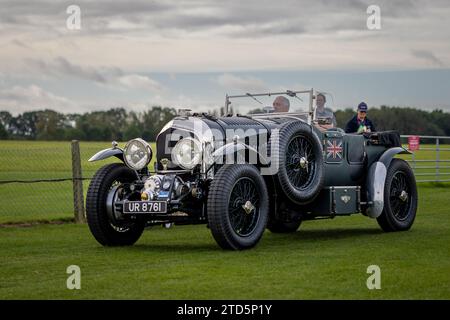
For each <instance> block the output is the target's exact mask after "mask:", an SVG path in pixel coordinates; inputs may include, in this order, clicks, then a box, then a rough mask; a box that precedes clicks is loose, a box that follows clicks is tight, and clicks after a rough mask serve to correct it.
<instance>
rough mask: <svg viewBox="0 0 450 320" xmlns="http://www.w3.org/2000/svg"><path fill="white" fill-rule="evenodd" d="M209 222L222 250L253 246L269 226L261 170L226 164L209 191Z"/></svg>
mask: <svg viewBox="0 0 450 320" xmlns="http://www.w3.org/2000/svg"><path fill="white" fill-rule="evenodd" d="M207 210H208V224H209V227H210V229H211V233H212V235H213V237H214V239H215V240H216V241H217V243H218V244H219V246H220V247H222V248H223V249H231V250H242V249H248V248H251V247H254V246H255V245H256V244H257V243H258V241H259V240H260V239H261V237H262V235H263V233H264V230H265V228H266V224H267V219H268V210H269V196H268V194H267V187H266V183H265V181H264V179H263V178H262V176H261V174H260V172H259V171H258V169H257V168H256V167H255V166H253V165H249V164H242V165H240V164H238V165H224V166H223V167H221V168H220V169H219V171H218V172H217V174H216V176H215V178H214V180H213V181H212V183H211V186H210V190H209V194H208V205H207Z"/></svg>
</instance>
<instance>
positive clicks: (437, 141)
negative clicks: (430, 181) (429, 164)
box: [436, 138, 440, 182]
mask: <svg viewBox="0 0 450 320" xmlns="http://www.w3.org/2000/svg"><path fill="white" fill-rule="evenodd" d="M439 161H440V156H439V138H436V181H437V182H439V178H440V177H439Z"/></svg>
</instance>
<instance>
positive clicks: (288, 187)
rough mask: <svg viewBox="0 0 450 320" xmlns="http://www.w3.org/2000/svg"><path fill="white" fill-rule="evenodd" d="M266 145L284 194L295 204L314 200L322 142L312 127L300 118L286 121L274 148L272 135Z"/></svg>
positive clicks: (321, 170) (321, 172)
mask: <svg viewBox="0 0 450 320" xmlns="http://www.w3.org/2000/svg"><path fill="white" fill-rule="evenodd" d="M274 144H275V145H274ZM270 148H271V152H272V154H271V156H272V161H277V162H278V163H277V165H278V174H277V177H278V182H279V184H280V187H281V189H282V190H283V191H284V193H285V195H286V196H287V197H288V198H289V199H290V200H291V201H293V202H295V203H297V204H306V203H309V202H311V201H312V200H314V198H315V197H316V196H317V195H318V193H319V191H320V190H321V189H322V186H323V183H324V168H323V155H322V144H321V142H320V139H319V137H318V136H317V134H316V133H315V132H314V131H313V129H312V127H311V126H309V125H307V124H306V123H303V122H300V121H293V122H289V123H286V124H285V125H284V126H283V127H282V128H281V129H280V132H279V143H278V148H276V138H271V146H270Z"/></svg>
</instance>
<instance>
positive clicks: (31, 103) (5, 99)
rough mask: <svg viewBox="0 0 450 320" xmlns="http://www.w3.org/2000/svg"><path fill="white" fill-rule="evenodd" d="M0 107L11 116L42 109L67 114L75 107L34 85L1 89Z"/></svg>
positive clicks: (62, 98)
mask: <svg viewBox="0 0 450 320" xmlns="http://www.w3.org/2000/svg"><path fill="white" fill-rule="evenodd" d="M0 105H1V106H2V109H4V110H7V111H9V112H11V113H13V114H18V113H22V112H24V111H31V110H43V109H52V110H55V111H60V112H65V113H68V112H72V111H73V108H74V107H75V103H74V102H72V101H70V100H69V99H67V98H64V97H61V96H58V95H55V94H53V93H51V92H48V91H45V90H44V89H42V88H41V87H39V86H37V85H34V84H32V85H29V86H27V87H22V86H14V87H12V88H7V89H1V90H0Z"/></svg>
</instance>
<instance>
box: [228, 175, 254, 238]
mask: <svg viewBox="0 0 450 320" xmlns="http://www.w3.org/2000/svg"><path fill="white" fill-rule="evenodd" d="M259 205H260V199H259V195H258V191H257V189H256V186H255V183H254V182H253V181H252V180H251V179H250V178H247V177H244V178H240V179H239V180H238V181H236V183H235V185H234V187H233V190H232V191H231V195H230V200H229V205H228V212H229V214H230V223H231V227H232V228H233V230H234V231H235V232H236V234H238V235H239V236H241V237H247V236H248V235H250V234H251V233H252V232H253V231H254V230H255V227H256V225H257V222H258V219H259Z"/></svg>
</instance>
